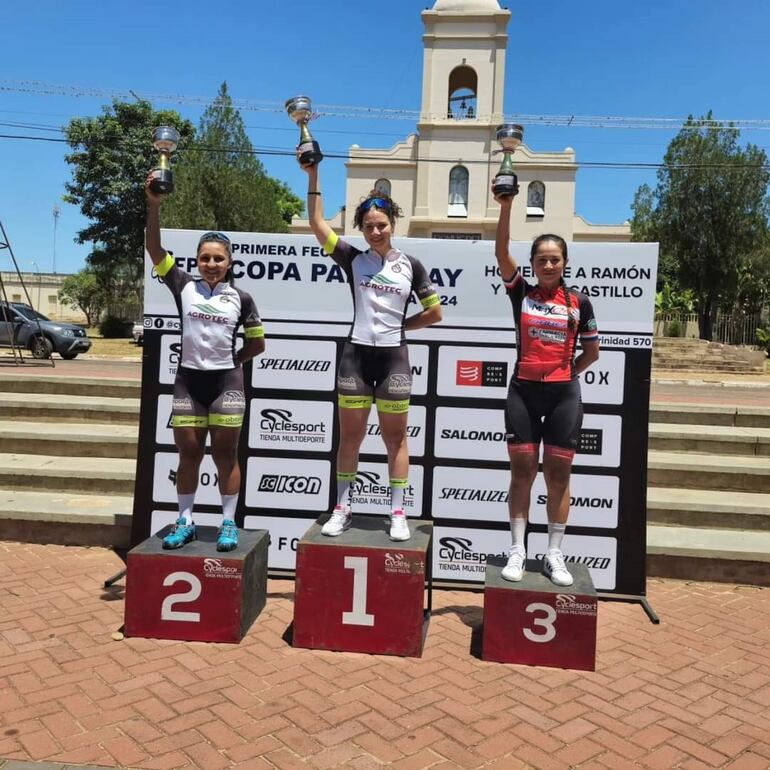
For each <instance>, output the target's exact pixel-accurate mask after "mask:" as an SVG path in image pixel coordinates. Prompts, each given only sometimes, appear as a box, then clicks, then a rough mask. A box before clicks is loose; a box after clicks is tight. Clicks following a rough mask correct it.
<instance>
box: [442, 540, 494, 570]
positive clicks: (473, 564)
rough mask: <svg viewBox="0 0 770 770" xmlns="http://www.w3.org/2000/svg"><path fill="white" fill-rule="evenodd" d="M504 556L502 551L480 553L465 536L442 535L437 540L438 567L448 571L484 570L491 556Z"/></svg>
mask: <svg viewBox="0 0 770 770" xmlns="http://www.w3.org/2000/svg"><path fill="white" fill-rule="evenodd" d="M496 556H497V557H500V558H505V557H506V554H504V553H496V554H493V553H482V552H480V551H476V550H475V549H474V548H473V541H472V540H471V539H470V538H467V537H442V538H441V539H440V540H439V549H438V558H439V568H440V569H442V570H445V571H450V572H484V571H485V570H486V563H487V561H488V560H489V559H490V558H493V557H496Z"/></svg>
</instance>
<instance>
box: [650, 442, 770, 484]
mask: <svg viewBox="0 0 770 770" xmlns="http://www.w3.org/2000/svg"><path fill="white" fill-rule="evenodd" d="M647 486H648V487H677V488H679V489H709V490H724V491H735V492H751V493H761V494H766V493H770V457H739V456H735V455H726V454H720V455H715V454H711V455H708V454H697V453H695V452H691V453H679V452H664V451H661V450H658V449H651V450H650V451H649V452H648V454H647Z"/></svg>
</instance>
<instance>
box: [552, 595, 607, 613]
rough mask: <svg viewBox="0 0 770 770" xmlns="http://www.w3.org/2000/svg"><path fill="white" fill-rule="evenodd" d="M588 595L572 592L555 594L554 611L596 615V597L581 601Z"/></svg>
mask: <svg viewBox="0 0 770 770" xmlns="http://www.w3.org/2000/svg"><path fill="white" fill-rule="evenodd" d="M585 598H588V597H578V596H575V595H574V594H556V602H555V605H556V612H558V613H559V614H565V615H596V610H597V607H596V599H589V601H582V599H585Z"/></svg>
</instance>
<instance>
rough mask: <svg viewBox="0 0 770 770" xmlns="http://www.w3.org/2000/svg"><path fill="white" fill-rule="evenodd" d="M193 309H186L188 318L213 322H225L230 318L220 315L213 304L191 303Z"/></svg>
mask: <svg viewBox="0 0 770 770" xmlns="http://www.w3.org/2000/svg"><path fill="white" fill-rule="evenodd" d="M193 308H194V310H188V311H187V317H188V318H197V319H198V320H199V321H211V322H212V323H215V324H227V323H229V322H230V319H229V318H228V317H227V316H226V315H222V312H221V311H220V310H219V308H217V307H215V306H214V305H209V304H207V303H205V302H200V303H198V304H193Z"/></svg>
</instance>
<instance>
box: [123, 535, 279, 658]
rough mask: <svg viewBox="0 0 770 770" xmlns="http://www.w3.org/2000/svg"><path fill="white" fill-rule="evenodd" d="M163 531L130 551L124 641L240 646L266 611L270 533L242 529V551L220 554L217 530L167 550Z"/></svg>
mask: <svg viewBox="0 0 770 770" xmlns="http://www.w3.org/2000/svg"><path fill="white" fill-rule="evenodd" d="M165 532H166V530H162V531H161V532H159V533H158V534H157V535H155V536H153V537H149V538H147V540H145V541H144V542H143V543H141V544H140V545H138V546H136V548H132V549H131V551H129V553H128V564H127V573H126V618H125V634H126V636H142V637H151V638H154V639H181V640H185V641H194V642H234V643H237V642H240V640H241V639H242V638H243V636H244V634H245V633H246V632H247V631H248V630H249V627H250V626H251V624H252V623H253V622H254V619H255V618H256V617H257V615H259V613H260V612H261V611H262V608H263V607H264V606H265V599H266V596H267V545H268V539H269V538H268V533H267V530H264V529H260V530H253V531H249V530H241V531H240V532H239V533H238V534H239V543H238V548H236V550H234V551H229V552H227V553H220V552H218V551H217V550H216V537H217V531H216V529H215V528H213V527H198V540H193V541H192V542H191V543H188V544H187V545H185V546H184V547H182V548H178V549H176V550H172V551H164V550H163V548H162V546H161V539H162V535H163V534H165Z"/></svg>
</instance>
